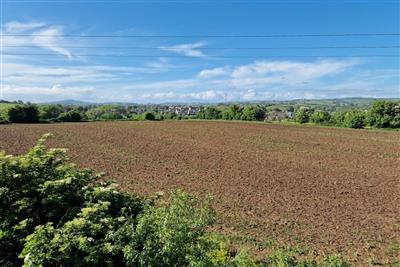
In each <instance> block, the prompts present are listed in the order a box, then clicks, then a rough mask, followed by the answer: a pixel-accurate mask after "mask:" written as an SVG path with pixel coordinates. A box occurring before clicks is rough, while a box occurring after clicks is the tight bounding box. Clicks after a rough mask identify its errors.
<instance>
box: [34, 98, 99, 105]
mask: <svg viewBox="0 0 400 267" xmlns="http://www.w3.org/2000/svg"><path fill="white" fill-rule="evenodd" d="M41 104H52V105H65V106H88V105H97V104H98V103H92V102H86V101H80V100H74V99H66V100H59V101H52V102H46V103H41Z"/></svg>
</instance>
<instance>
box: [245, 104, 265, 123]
mask: <svg viewBox="0 0 400 267" xmlns="http://www.w3.org/2000/svg"><path fill="white" fill-rule="evenodd" d="M264 118H265V111H264V110H263V109H262V108H260V107H258V106H246V107H245V108H244V109H243V114H242V117H241V119H242V120H246V121H262V120H264Z"/></svg>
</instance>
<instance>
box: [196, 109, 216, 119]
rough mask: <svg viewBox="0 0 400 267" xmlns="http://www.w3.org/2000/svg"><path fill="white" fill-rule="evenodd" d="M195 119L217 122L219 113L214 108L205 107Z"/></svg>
mask: <svg viewBox="0 0 400 267" xmlns="http://www.w3.org/2000/svg"><path fill="white" fill-rule="evenodd" d="M197 118H198V119H203V120H218V119H220V118H221V111H220V110H219V109H216V108H214V107H206V108H205V109H202V110H201V111H200V112H199V113H198V114H197Z"/></svg>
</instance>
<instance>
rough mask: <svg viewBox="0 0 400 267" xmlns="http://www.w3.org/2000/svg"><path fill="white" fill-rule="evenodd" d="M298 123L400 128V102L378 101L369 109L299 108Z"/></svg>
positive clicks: (296, 115)
mask: <svg viewBox="0 0 400 267" xmlns="http://www.w3.org/2000/svg"><path fill="white" fill-rule="evenodd" d="M294 119H295V121H296V122H298V123H308V122H311V123H315V124H321V125H335V126H339V127H348V128H364V127H365V126H370V127H375V128H400V104H398V103H395V102H391V101H376V102H374V103H373V105H372V107H371V108H370V109H369V110H365V111H364V110H350V111H336V112H333V113H329V112H327V111H314V110H312V109H309V108H307V107H301V108H299V109H298V110H297V111H296V113H295V117H294Z"/></svg>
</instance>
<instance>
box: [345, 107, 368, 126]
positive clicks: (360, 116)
mask: <svg viewBox="0 0 400 267" xmlns="http://www.w3.org/2000/svg"><path fill="white" fill-rule="evenodd" d="M365 124H366V122H365V112H363V111H360V110H351V111H348V112H346V113H345V115H344V120H343V126H344V127H348V128H356V129H360V128H364V126H365Z"/></svg>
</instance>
